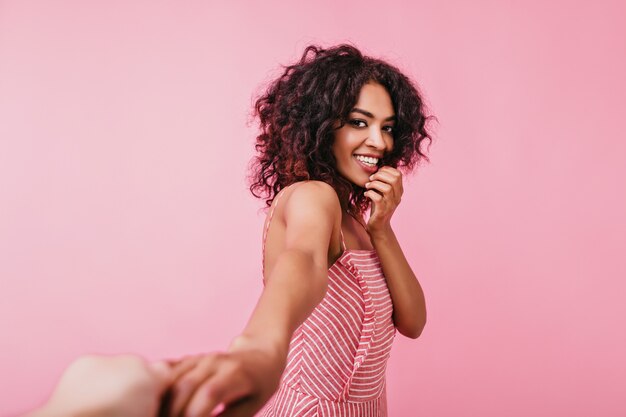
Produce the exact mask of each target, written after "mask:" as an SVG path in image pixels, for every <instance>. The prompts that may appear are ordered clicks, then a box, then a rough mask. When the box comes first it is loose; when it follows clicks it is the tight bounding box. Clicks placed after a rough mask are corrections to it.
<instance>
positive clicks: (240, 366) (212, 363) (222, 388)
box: [167, 336, 285, 417]
mask: <svg viewBox="0 0 626 417" xmlns="http://www.w3.org/2000/svg"><path fill="white" fill-rule="evenodd" d="M178 366H179V367H186V368H187V370H186V372H185V373H184V374H183V375H182V376H180V377H179V378H178V379H177V380H176V381H175V382H174V384H173V385H172V387H171V388H170V392H169V395H170V399H169V401H168V402H169V403H170V405H169V406H168V408H169V410H168V412H167V415H168V416H170V417H183V416H184V417H208V416H213V415H217V414H216V413H218V412H219V416H223V417H234V416H237V417H239V416H242V417H243V416H254V414H255V413H256V412H257V411H258V410H259V409H260V408H261V407H262V406H263V405H264V404H265V403H266V402H267V400H269V398H270V397H271V396H272V394H273V393H274V392H275V391H276V388H277V387H278V384H279V382H280V377H281V375H282V372H283V370H284V367H285V355H284V354H283V353H282V352H278V351H276V350H274V349H272V348H270V347H267V346H261V345H260V344H259V343H257V342H256V341H254V340H251V339H248V338H245V337H243V336H240V337H238V338H236V339H235V340H234V341H233V343H232V344H231V347H230V348H229V350H228V352H216V353H209V354H206V355H200V356H195V357H191V358H187V359H185V360H183V361H181V362H180V363H179V365H178ZM222 410H223V411H222ZM220 411H221V412H220Z"/></svg>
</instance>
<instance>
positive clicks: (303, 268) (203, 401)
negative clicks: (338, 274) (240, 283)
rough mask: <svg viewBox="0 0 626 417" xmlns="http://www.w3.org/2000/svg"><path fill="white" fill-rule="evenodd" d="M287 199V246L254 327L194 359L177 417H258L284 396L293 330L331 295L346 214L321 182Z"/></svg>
mask: <svg viewBox="0 0 626 417" xmlns="http://www.w3.org/2000/svg"><path fill="white" fill-rule="evenodd" d="M281 202H282V203H283V204H284V206H283V209H282V211H280V212H277V213H276V214H278V215H279V217H278V218H277V217H276V215H275V217H274V219H275V220H279V219H282V220H283V221H284V222H285V226H286V228H285V249H284V251H283V252H282V253H281V254H280V255H279V256H278V257H277V259H276V261H275V263H274V265H273V267H272V268H271V270H270V271H268V272H269V275H268V276H267V277H266V278H267V279H266V284H265V288H264V290H263V293H262V294H261V296H260V298H259V301H258V303H257V305H256V307H255V309H254V311H253V313H252V315H251V317H250V320H249V321H248V324H247V325H246V326H245V328H244V330H243V332H242V333H241V335H240V336H238V337H237V338H235V339H234V340H233V343H232V344H231V346H230V348H229V349H228V351H227V352H226V353H217V354H215V353H214V354H208V355H204V356H202V357H196V358H195V359H192V360H195V361H197V363H196V365H195V367H194V368H193V369H192V370H191V371H190V372H188V373H186V374H185V375H184V376H183V377H182V378H180V379H179V380H178V381H177V382H176V383H175V384H174V386H173V389H172V396H173V401H172V406H171V412H170V415H171V416H176V417H178V416H182V415H184V416H192V415H193V416H204V415H207V416H208V415H210V413H211V410H213V409H214V408H215V407H216V406H217V405H219V404H225V405H226V408H227V411H226V414H224V415H225V416H227V415H229V414H230V412H232V413H241V414H237V415H253V414H254V412H256V411H257V410H259V409H260V408H261V407H262V406H263V404H265V402H266V401H267V400H268V399H269V398H270V397H271V395H272V394H273V393H274V392H275V391H276V389H277V387H278V384H279V382H280V377H281V375H282V372H283V370H284V368H285V364H286V359H287V353H288V348H289V342H290V340H291V337H292V335H293V332H294V331H295V330H296V328H297V327H298V326H299V325H300V324H301V323H302V322H303V321H304V320H306V318H307V317H308V316H309V314H311V312H312V311H313V309H314V308H315V307H316V306H317V304H318V303H319V302H320V301H321V300H322V298H323V297H324V295H325V293H326V288H327V279H328V275H327V274H328V248H329V243H330V238H331V235H332V231H333V224H335V221H336V219H337V216H339V215H340V213H341V207H340V204H339V200H338V198H337V195H336V193H335V191H334V190H333V189H332V188H331V186H329V185H328V184H325V183H322V182H318V181H308V182H306V183H304V184H299V185H298V186H297V187H296V188H295V189H294V190H292V192H291V193H290V194H289V196H288V198H286V199H285V200H282V201H281ZM281 214H282V216H281ZM228 404H232V405H231V406H229V405H228ZM231 410H232V411H231ZM233 415H234V414H233Z"/></svg>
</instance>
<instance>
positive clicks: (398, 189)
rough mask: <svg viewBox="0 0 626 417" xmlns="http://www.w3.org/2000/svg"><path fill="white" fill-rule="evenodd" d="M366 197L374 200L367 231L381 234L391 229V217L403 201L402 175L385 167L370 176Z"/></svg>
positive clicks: (366, 185) (393, 169)
mask: <svg viewBox="0 0 626 417" xmlns="http://www.w3.org/2000/svg"><path fill="white" fill-rule="evenodd" d="M365 188H366V189H367V191H366V192H365V194H364V195H365V196H366V197H368V198H369V199H370V200H372V209H371V213H370V218H369V220H368V222H367V231H368V233H370V235H371V234H372V233H379V232H382V231H384V230H385V229H387V228H389V226H390V224H391V216H392V215H393V213H394V211H395V210H396V207H398V205H399V204H400V200H401V199H402V193H403V192H404V190H403V188H402V173H401V172H400V171H398V170H397V169H396V168H393V167H390V166H383V167H381V168H380V169H379V170H378V171H377V172H375V173H374V174H372V175H371V176H370V182H368V183H366V184H365Z"/></svg>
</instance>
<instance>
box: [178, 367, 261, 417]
mask: <svg viewBox="0 0 626 417" xmlns="http://www.w3.org/2000/svg"><path fill="white" fill-rule="evenodd" d="M252 394H253V393H252V385H251V383H250V381H249V379H248V378H247V376H246V375H245V374H244V372H243V370H242V369H241V368H240V367H238V366H237V365H234V364H227V365H226V366H223V367H222V368H221V369H220V370H219V372H217V373H216V374H214V375H213V376H211V377H210V378H209V379H207V380H206V381H205V382H204V383H203V384H202V385H201V386H200V387H199V388H198V389H197V390H196V392H195V393H194V395H193V398H192V399H191V400H190V401H189V405H188V406H187V409H186V416H189V417H208V416H211V415H215V414H214V413H212V412H213V411H214V409H215V408H216V407H217V406H218V405H221V404H222V405H224V406H225V408H226V409H228V408H229V404H231V403H235V402H237V401H238V400H241V399H242V398H244V397H249V396H251V395H252ZM215 411H217V410H215Z"/></svg>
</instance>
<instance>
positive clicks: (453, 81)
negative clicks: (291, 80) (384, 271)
mask: <svg viewBox="0 0 626 417" xmlns="http://www.w3.org/2000/svg"><path fill="white" fill-rule="evenodd" d="M226 3H227V2H208V1H193V2H155V1H134V2H125V1H107V2H85V1H78V0H77V1H56V2H45V1H40V2H34V1H17V0H15V1H0V280H1V281H0V284H1V287H0V291H1V292H0V352H1V356H0V397H1V401H0V415H2V416H10V415H15V414H17V413H19V412H21V411H24V410H26V409H28V408H31V407H33V406H35V405H37V404H39V403H40V402H41V401H42V400H43V399H44V398H45V397H46V396H47V395H48V393H49V392H50V390H51V389H52V387H53V385H54V383H55V381H56V379H57V378H58V377H59V375H60V372H61V371H62V369H63V368H64V367H65V366H66V365H67V364H68V363H69V362H70V361H71V360H72V359H73V358H75V357H76V356H77V355H79V354H82V353H85V352H100V353H120V352H135V353H140V354H143V355H146V356H148V357H150V358H159V357H164V356H165V357H176V356H179V355H182V354H188V353H196V352H202V351H207V350H215V349H222V348H225V347H226V345H227V343H228V341H229V340H230V339H231V338H232V337H234V336H235V335H236V334H237V332H238V331H239V330H240V329H241V328H242V327H243V325H244V324H245V322H246V320H247V318H248V316H249V314H250V312H251V310H252V308H253V306H254V303H255V301H256V299H257V297H258V295H259V293H260V291H261V288H262V286H261V247H260V243H261V229H262V222H263V219H264V217H263V213H262V212H261V211H259V210H258V209H259V207H261V203H260V202H259V201H257V200H255V199H254V198H253V197H252V196H251V195H250V194H249V193H248V191H247V189H246V184H245V174H246V164H247V162H248V160H249V158H250V157H251V155H252V152H253V147H252V144H253V139H254V132H255V129H254V126H253V125H247V124H246V123H247V121H248V120H249V110H250V105H251V101H252V97H253V95H254V94H255V92H258V91H259V88H260V87H261V86H262V85H263V83H264V82H267V81H268V80H269V79H271V77H273V76H275V75H276V74H277V69H278V65H279V64H286V63H289V62H291V61H293V60H294V59H296V58H298V57H299V55H300V53H301V52H302V50H303V48H304V47H305V46H306V45H307V44H309V43H310V42H318V43H321V44H323V45H331V44H334V43H338V42H342V41H352V42H354V43H355V44H356V45H358V46H359V47H361V48H362V49H363V50H364V51H366V52H368V53H370V54H372V55H375V56H381V57H384V58H387V59H389V60H390V61H392V62H394V63H395V64H397V65H398V66H400V67H401V68H402V69H404V70H405V71H406V72H407V73H408V74H410V75H411V76H412V77H414V78H415V79H416V80H417V81H418V83H419V84H420V85H421V87H422V89H423V91H424V92H425V95H426V97H427V100H428V103H429V104H430V107H431V109H432V112H433V113H434V114H436V115H437V117H438V118H439V124H438V125H434V127H435V129H436V131H437V139H436V142H435V143H434V145H433V146H432V148H431V153H430V155H431V158H432V163H431V164H430V165H424V166H423V168H421V169H420V170H418V172H417V174H416V175H414V176H411V177H409V178H407V179H406V183H405V195H404V198H403V202H402V204H401V206H400V208H399V209H398V210H397V211H396V215H395V217H394V220H393V225H394V228H395V230H396V233H397V235H398V237H399V239H400V241H401V243H402V245H403V248H404V251H405V253H406V256H407V258H408V259H409V261H410V263H411V265H412V266H413V268H414V270H415V272H416V274H417V275H418V277H419V279H420V282H421V284H422V286H423V288H424V291H425V293H426V297H427V306H428V324H427V326H426V329H425V331H424V333H423V334H422V336H421V337H420V338H419V339H417V340H410V339H406V338H404V337H402V336H398V338H397V340H396V343H395V346H394V350H393V352H392V357H391V359H390V362H389V372H388V386H389V408H390V414H391V415H392V416H428V417H448V416H468V417H471V416H482V417H492V416H493V417H496V416H507V417H516V416H520V417H521V416H529V415H532V416H537V417H541V416H551V417H554V416H568V417H578V416H580V417H583V416H584V417H587V416H591V415H594V416H603V417H611V416H624V415H626V401H624V393H625V390H626V388H625V387H626V355H625V352H626V330H625V329H626V326H625V321H626V320H625V318H626V303H625V302H624V298H625V296H626V256H625V255H626V254H625V248H626V219H625V213H626V198H625V196H624V189H623V187H624V179H626V164H625V163H624V161H625V159H626V158H625V156H624V155H625V154H626V141H625V140H624V139H625V137H624V136H625V135H624V133H623V132H624V120H625V119H626V117H625V115H626V114H625V113H626V111H625V110H626V105H625V97H626V81H625V80H626V77H624V74H626V59H625V57H626V28H625V26H624V24H623V21H624V16H625V15H626V7H625V6H624V5H623V2H618V1H614V2H609V1H594V2H584V4H583V3H581V2H578V3H572V2H570V1H552V2H547V3H549V4H544V2H542V1H535V2H497V1H484V0H483V1H472V2H469V1H468V2H460V1H455V2H436V1H431V2H419V3H418V2H415V3H414V4H413V5H409V3H408V2H406V3H405V2H400V1H393V0H392V1H385V2H363V1H359V2H338V1H317V2H306V3H307V4H304V2H302V3H301V4H300V2H287V1H285V2H271V1H270V2H268V1H264V2H247V3H242V2H231V3H228V4H226ZM296 3H298V4H296ZM505 3H506V4H505ZM620 190H621V191H620Z"/></svg>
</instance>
